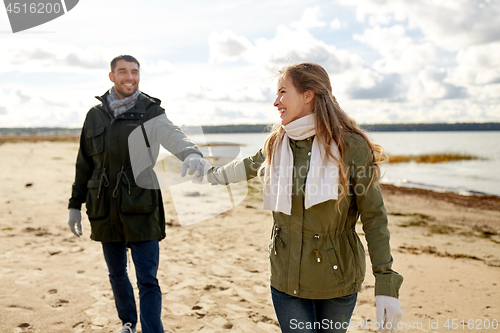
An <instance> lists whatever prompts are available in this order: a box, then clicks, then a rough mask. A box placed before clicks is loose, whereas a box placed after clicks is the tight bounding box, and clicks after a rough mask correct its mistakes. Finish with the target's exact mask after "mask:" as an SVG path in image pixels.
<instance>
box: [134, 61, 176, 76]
mask: <svg viewBox="0 0 500 333" xmlns="http://www.w3.org/2000/svg"><path fill="white" fill-rule="evenodd" d="M139 62H140V63H141V72H145V73H151V74H161V73H168V72H171V71H172V70H173V69H174V67H175V66H174V65H173V64H172V63H171V62H169V61H165V60H159V61H158V62H156V63H149V62H145V63H142V62H141V61H139Z"/></svg>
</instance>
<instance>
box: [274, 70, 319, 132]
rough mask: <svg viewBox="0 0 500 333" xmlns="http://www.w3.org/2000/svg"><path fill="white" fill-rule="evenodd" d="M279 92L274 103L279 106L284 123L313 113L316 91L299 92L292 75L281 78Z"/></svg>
mask: <svg viewBox="0 0 500 333" xmlns="http://www.w3.org/2000/svg"><path fill="white" fill-rule="evenodd" d="M277 93H278V96H277V97H276V100H275V101H274V104H273V105H274V106H275V107H277V108H278V112H279V113H280V117H281V124H282V125H287V124H289V123H290V122H292V121H294V120H297V119H299V118H302V117H304V116H307V115H308V114H311V113H312V110H313V103H312V102H313V101H314V92H312V91H311V90H307V91H306V92H304V93H301V92H299V91H298V90H297V89H296V88H295V86H294V85H293V81H292V78H291V77H287V78H286V79H285V80H283V78H282V77H280V78H279V80H278V92H277Z"/></svg>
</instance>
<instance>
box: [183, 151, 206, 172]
mask: <svg viewBox="0 0 500 333" xmlns="http://www.w3.org/2000/svg"><path fill="white" fill-rule="evenodd" d="M201 159H202V158H201V156H200V155H198V154H189V155H188V156H187V157H186V158H185V159H184V162H182V171H181V177H184V176H185V175H186V171H187V169H189V174H190V175H192V174H193V173H195V172H197V173H198V175H201V174H203V164H201Z"/></svg>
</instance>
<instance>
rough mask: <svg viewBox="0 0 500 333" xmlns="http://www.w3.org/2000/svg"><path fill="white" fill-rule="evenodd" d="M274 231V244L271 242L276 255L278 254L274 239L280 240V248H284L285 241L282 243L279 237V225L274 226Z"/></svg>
mask: <svg viewBox="0 0 500 333" xmlns="http://www.w3.org/2000/svg"><path fill="white" fill-rule="evenodd" d="M274 231H275V232H274V242H273V243H274V244H273V247H274V248H273V250H274V255H275V256H276V255H278V251H277V250H276V239H277V240H278V241H279V242H280V246H281V247H282V248H285V243H283V240H282V239H281V237H280V231H281V228H280V227H276V228H275V229H274Z"/></svg>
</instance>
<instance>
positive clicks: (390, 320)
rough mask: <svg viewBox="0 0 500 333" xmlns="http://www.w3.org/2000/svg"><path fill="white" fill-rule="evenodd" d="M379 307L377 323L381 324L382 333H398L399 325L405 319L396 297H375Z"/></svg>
mask: <svg viewBox="0 0 500 333" xmlns="http://www.w3.org/2000/svg"><path fill="white" fill-rule="evenodd" d="M375 303H376V305H377V322H378V323H379V324H380V329H379V331H380V332H384V333H385V332H387V333H389V332H390V333H396V331H397V330H398V323H399V322H400V321H401V319H402V318H403V311H402V310H401V304H399V300H398V299H397V298H395V297H391V296H384V295H378V296H375Z"/></svg>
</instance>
